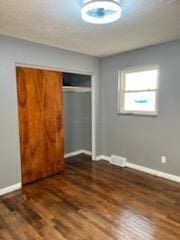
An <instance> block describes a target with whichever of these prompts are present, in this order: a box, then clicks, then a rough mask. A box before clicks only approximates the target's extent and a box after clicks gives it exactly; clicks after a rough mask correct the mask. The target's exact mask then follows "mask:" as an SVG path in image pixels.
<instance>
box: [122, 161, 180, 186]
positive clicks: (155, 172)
mask: <svg viewBox="0 0 180 240" xmlns="http://www.w3.org/2000/svg"><path fill="white" fill-rule="evenodd" d="M126 167H128V168H132V169H135V170H138V171H140V172H144V173H148V174H151V175H154V176H156V177H161V178H165V179H167V180H170V181H173V182H178V183H180V176H176V175H173V174H169V173H165V172H161V171H158V170H155V169H152V168H147V167H143V166H140V165H137V164H134V163H129V162H127V163H126Z"/></svg>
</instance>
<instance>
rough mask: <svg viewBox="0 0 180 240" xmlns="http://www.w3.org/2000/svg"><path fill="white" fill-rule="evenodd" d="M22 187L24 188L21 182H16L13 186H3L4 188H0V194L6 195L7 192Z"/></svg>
mask: <svg viewBox="0 0 180 240" xmlns="http://www.w3.org/2000/svg"><path fill="white" fill-rule="evenodd" d="M21 188H22V184H21V183H17V184H14V185H12V186H9V187H5V188H2V189H0V196H2V195H5V194H7V193H11V192H14V191H16V190H19V189H21Z"/></svg>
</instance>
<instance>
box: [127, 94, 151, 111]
mask: <svg viewBox="0 0 180 240" xmlns="http://www.w3.org/2000/svg"><path fill="white" fill-rule="evenodd" d="M124 110H125V111H149V112H154V111H156V92H154V91H153V92H134V93H125V96H124Z"/></svg>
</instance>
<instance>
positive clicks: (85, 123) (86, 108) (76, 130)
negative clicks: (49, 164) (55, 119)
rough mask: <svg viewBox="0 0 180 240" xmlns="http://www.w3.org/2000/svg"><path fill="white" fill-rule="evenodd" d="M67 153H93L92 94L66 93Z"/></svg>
mask: <svg viewBox="0 0 180 240" xmlns="http://www.w3.org/2000/svg"><path fill="white" fill-rule="evenodd" d="M64 123H65V153H70V152H73V151H77V150H81V149H84V150H88V151H91V150H92V149H91V93H70V92H65V93H64Z"/></svg>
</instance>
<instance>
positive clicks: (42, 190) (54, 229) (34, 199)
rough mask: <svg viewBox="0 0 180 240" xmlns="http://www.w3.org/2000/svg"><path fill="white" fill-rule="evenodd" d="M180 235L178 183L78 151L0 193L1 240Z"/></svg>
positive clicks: (171, 239) (166, 239)
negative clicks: (60, 168) (52, 170)
mask: <svg viewBox="0 0 180 240" xmlns="http://www.w3.org/2000/svg"><path fill="white" fill-rule="evenodd" d="M32 239H33V240H42V239H47V240H56V239H61V240H67V239H68V240H71V239H73V240H82V239H84V240H111V239H117V240H180V185H179V184H176V183H172V182H169V181H166V180H162V179H160V178H156V177H153V176H150V175H146V174H143V173H140V172H136V171H134V170H130V169H127V168H126V169H123V168H120V167H116V166H112V165H110V164H108V163H107V162H105V161H99V162H92V161H90V159H89V157H87V156H85V155H80V156H78V157H73V158H71V159H68V160H67V161H66V170H65V171H64V172H63V174H60V175H56V176H53V177H49V178H46V179H44V180H41V181H38V182H35V183H33V184H29V185H26V186H24V187H23V189H22V191H18V192H15V193H11V194H9V195H6V196H4V197H3V198H1V199H0V240H32Z"/></svg>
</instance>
